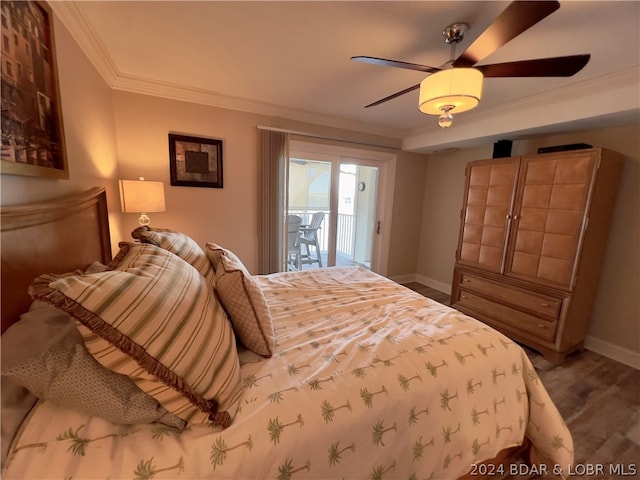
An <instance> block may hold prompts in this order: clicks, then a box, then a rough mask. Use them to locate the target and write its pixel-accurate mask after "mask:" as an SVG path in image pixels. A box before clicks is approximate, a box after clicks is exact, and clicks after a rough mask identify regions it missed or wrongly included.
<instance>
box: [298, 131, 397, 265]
mask: <svg viewBox="0 0 640 480" xmlns="http://www.w3.org/2000/svg"><path fill="white" fill-rule="evenodd" d="M353 153H354V152H353V151H351V150H345V149H343V151H340V150H339V149H336V148H335V147H332V148H329V147H327V146H323V145H317V144H308V143H305V142H292V146H291V149H290V154H289V164H288V185H287V201H286V205H287V211H286V218H287V223H288V224H289V220H291V225H297V221H298V220H297V218H296V217H299V218H300V224H301V225H302V226H301V227H300V229H299V236H296V233H295V232H291V231H290V230H291V228H289V229H287V239H286V243H287V262H286V269H287V270H298V269H302V270H305V269H309V268H318V267H326V266H336V265H337V266H346V265H360V266H363V267H365V268H369V269H372V270H375V271H380V270H383V269H384V268H386V265H384V267H382V268H381V263H382V260H381V259H382V257H383V255H382V250H381V249H382V248H383V247H382V243H383V242H381V239H382V237H381V225H383V224H385V223H386V222H385V221H384V215H385V211H386V210H385V208H383V207H384V205H383V203H384V202H383V201H381V198H380V195H379V192H380V187H379V183H380V182H381V180H384V179H385V175H384V171H385V168H384V167H385V164H384V162H381V161H380V160H377V159H371V158H366V157H365V156H358V155H354V154H353ZM319 219H320V220H319ZM318 220H319V221H318ZM293 230H295V228H293Z"/></svg>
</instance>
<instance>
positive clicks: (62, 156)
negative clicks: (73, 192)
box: [0, 0, 69, 178]
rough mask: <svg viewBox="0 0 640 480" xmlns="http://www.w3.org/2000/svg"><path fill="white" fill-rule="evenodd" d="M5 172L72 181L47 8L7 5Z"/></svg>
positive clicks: (4, 30)
mask: <svg viewBox="0 0 640 480" xmlns="http://www.w3.org/2000/svg"><path fill="white" fill-rule="evenodd" d="M1 52H2V156H1V161H0V172H2V173H3V174H12V175H29V176H35V177H49V178H69V171H68V168H67V156H66V151H65V144H64V130H63V126H62V110H61V104H60V89H59V85H58V72H57V64H56V52H55V43H54V38H53V17H52V14H51V9H50V7H49V6H48V5H47V4H46V2H37V1H32V2H24V1H4V0H3V2H2V47H1Z"/></svg>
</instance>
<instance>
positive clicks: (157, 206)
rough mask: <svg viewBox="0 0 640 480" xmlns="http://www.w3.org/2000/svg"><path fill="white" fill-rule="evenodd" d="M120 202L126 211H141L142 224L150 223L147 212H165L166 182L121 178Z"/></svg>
mask: <svg viewBox="0 0 640 480" xmlns="http://www.w3.org/2000/svg"><path fill="white" fill-rule="evenodd" d="M120 204H121V205H122V211H123V212H125V213H139V214H140V218H139V219H138V223H139V224H140V225H149V223H150V222H151V220H150V219H149V216H148V215H147V213H153V212H164V183H162V182H148V181H146V180H145V179H144V177H140V180H120Z"/></svg>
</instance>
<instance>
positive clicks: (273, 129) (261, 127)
mask: <svg viewBox="0 0 640 480" xmlns="http://www.w3.org/2000/svg"><path fill="white" fill-rule="evenodd" d="M258 130H268V131H270V132H280V133H289V134H291V135H299V136H301V137H310V138H318V139H321V140H333V141H336V142H343V143H351V144H353V145H364V146H367V147H378V148H388V149H390V150H400V151H401V150H402V148H401V147H392V146H389V145H380V144H376V143H368V142H360V141H357V140H348V139H344V138H339V137H329V136H327V135H320V134H317V133H309V132H301V131H299V130H290V129H287V128H276V127H268V126H266V125H258Z"/></svg>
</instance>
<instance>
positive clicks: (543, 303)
mask: <svg viewBox="0 0 640 480" xmlns="http://www.w3.org/2000/svg"><path fill="white" fill-rule="evenodd" d="M540 305H542V306H543V307H548V306H549V304H548V303H545V302H542V303H541V304H540Z"/></svg>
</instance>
